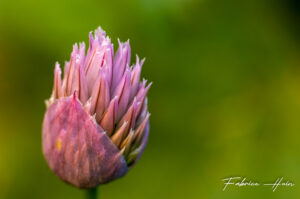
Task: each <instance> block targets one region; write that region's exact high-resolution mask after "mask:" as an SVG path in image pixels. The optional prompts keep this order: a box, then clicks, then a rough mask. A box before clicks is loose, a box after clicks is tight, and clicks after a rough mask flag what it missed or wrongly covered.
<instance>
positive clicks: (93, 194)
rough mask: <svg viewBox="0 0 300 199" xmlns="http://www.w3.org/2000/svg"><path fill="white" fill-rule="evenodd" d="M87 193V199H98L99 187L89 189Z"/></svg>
mask: <svg viewBox="0 0 300 199" xmlns="http://www.w3.org/2000/svg"><path fill="white" fill-rule="evenodd" d="M86 192H87V194H86V196H87V197H86V198H87V199H97V187H95V188H92V189H89V190H87V191H86Z"/></svg>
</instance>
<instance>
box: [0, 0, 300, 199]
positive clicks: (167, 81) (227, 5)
mask: <svg viewBox="0 0 300 199" xmlns="http://www.w3.org/2000/svg"><path fill="white" fill-rule="evenodd" d="M299 9H300V6H299V1H298V0H245V1H240V0H224V1H217V0H198V1H197V0H131V1H121V0H114V1H100V0H98V1H96V0H95V1H93V0H87V1H77V0H72V1H58V0H52V1H34V0H26V1H25V0H24V1H20V0H14V1H11V0H0V198H1V199H2V198H3V199H17V198H30V199H40V198H43V199H50V198H55V199H60V198H63V199H66V198H72V199H77V198H78V199H80V198H84V196H85V193H84V192H83V191H81V190H78V189H76V188H73V187H71V186H69V185H66V184H65V183H63V182H61V181H60V180H59V179H58V178H57V177H56V176H55V175H53V174H52V173H51V171H50V169H49V168H48V166H47V164H46V162H45V160H44V158H43V155H42V151H41V123H42V120H43V115H44V112H45V104H44V100H45V99H47V98H48V97H49V96H50V93H51V90H52V82H53V69H54V63H55V61H59V62H61V63H63V62H64V61H65V60H68V59H69V56H70V53H71V50H72V45H73V44H74V43H75V42H81V41H85V42H87V41H88V32H89V31H91V30H94V29H96V28H97V27H98V26H101V27H102V28H103V29H104V30H106V32H107V33H108V35H109V36H110V37H111V38H112V41H113V43H115V44H116V43H117V38H120V39H121V40H122V41H125V40H127V39H128V38H130V42H131V47H132V53H133V55H132V56H133V57H134V56H135V54H138V55H140V56H141V57H146V62H145V65H144V68H143V76H144V77H146V78H147V79H149V80H150V81H153V82H154V84H153V86H152V88H151V90H150V92H149V109H150V112H151V114H152V115H151V134H150V139H149V142H148V146H147V148H146V150H145V153H144V155H143V156H142V158H141V160H140V162H139V163H138V164H137V165H136V166H135V168H134V169H133V170H131V171H130V172H129V173H128V174H127V176H126V177H124V178H122V179H119V180H117V181H115V182H112V183H110V184H108V185H104V186H101V187H100V198H104V199H105V198H107V199H108V198H109V199H114V198H118V199H120V198H124V199H126V198H130V199H134V198H151V199H153V198H172V199H173V198H174V199H175V198H178V199H179V198H180V199H181V198H191V199H194V198H196V199H197V198H201V199H206V198H207V199H210V198H217V199H218V198H225V199H227V198H228V199H229V198H230V199H238V198H246V199H247V198H249V199H250V198H251V199H252V198H275V199H276V198H291V199H293V198H299V196H300V51H299V50H300V44H299V39H300V37H299V35H300V32H299V21H300V20H299ZM116 46H117V45H115V47H116ZM228 176H244V177H247V178H248V179H249V180H256V181H259V182H261V183H263V182H272V181H275V180H276V179H277V178H278V177H281V176H282V177H284V179H285V180H290V181H293V182H294V183H295V184H296V186H295V187H292V188H284V187H279V188H278V189H277V191H276V192H275V193H273V192H272V190H271V188H270V187H255V188H252V187H243V188H239V189H237V188H233V187H229V188H228V190H226V191H225V192H223V191H222V188H223V184H222V181H221V180H222V179H223V178H226V177H228Z"/></svg>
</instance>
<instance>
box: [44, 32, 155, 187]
mask: <svg viewBox="0 0 300 199" xmlns="http://www.w3.org/2000/svg"><path fill="white" fill-rule="evenodd" d="M143 62H144V60H142V61H141V62H140V61H139V58H138V57H137V61H136V64H135V65H134V66H132V67H129V64H130V45H129V42H128V41H127V42H126V43H121V42H119V49H118V51H117V53H116V56H114V55H113V45H112V44H111V42H110V39H109V37H107V36H106V34H105V32H104V31H103V30H102V29H101V28H98V29H97V30H96V31H95V35H94V36H93V35H92V34H91V33H90V45H89V48H88V51H87V55H85V45H84V43H82V44H80V46H79V48H78V46H77V44H75V45H74V46H73V52H72V53H71V59H70V61H69V62H66V63H65V67H64V76H63V78H62V77H61V69H60V66H59V64H58V63H56V65H55V70H54V86H53V91H52V95H51V97H50V99H49V100H47V102H46V104H47V111H46V113H45V116H44V121H43V133H42V142H43V153H44V156H45V159H46V161H47V163H48V165H49V166H50V168H51V170H52V171H53V172H54V173H55V174H56V175H57V176H58V177H59V178H60V179H62V180H63V181H65V182H67V183H69V184H72V185H74V186H76V187H79V188H93V187H96V186H98V185H99V184H104V183H108V182H110V181H112V180H114V179H117V178H119V177H122V176H124V175H125V174H126V173H127V172H128V170H129V168H131V167H132V166H133V165H134V164H135V163H136V162H137V161H138V159H139V157H140V156H141V154H142V152H143V151H144V148H145V146H146V142H147V140H148V133H149V116H150V114H149V113H148V108H147V97H146V96H147V93H148V90H149V88H150V86H151V83H150V84H149V85H148V86H146V81H145V80H144V81H143V82H140V73H141V68H142V65H143Z"/></svg>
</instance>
